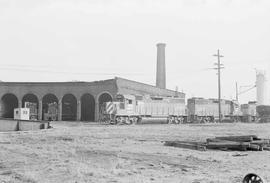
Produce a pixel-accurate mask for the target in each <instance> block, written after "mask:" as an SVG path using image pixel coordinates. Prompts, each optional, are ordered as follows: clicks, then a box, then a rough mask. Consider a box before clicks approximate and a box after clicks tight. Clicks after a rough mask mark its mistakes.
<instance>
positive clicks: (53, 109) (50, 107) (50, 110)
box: [42, 93, 58, 121]
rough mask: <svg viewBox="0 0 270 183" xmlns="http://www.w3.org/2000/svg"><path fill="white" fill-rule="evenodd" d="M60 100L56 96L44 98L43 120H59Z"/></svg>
mask: <svg viewBox="0 0 270 183" xmlns="http://www.w3.org/2000/svg"><path fill="white" fill-rule="evenodd" d="M57 115H58V99H57V97H56V96H55V95H54V94H51V93H50V94H47V95H45V96H44V97H43V98H42V119H43V120H53V121H56V120H57Z"/></svg>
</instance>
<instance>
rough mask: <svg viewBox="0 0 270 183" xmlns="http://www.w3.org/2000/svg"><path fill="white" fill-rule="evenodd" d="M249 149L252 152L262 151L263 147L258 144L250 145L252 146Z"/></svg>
mask: <svg viewBox="0 0 270 183" xmlns="http://www.w3.org/2000/svg"><path fill="white" fill-rule="evenodd" d="M247 149H248V150H252V151H262V150H263V147H261V146H259V145H256V144H250V146H249V147H248V148H247Z"/></svg>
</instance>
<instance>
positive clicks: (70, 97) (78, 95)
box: [0, 77, 185, 121]
mask: <svg viewBox="0 0 270 183" xmlns="http://www.w3.org/2000/svg"><path fill="white" fill-rule="evenodd" d="M117 94H136V95H138V94H139V95H152V96H178V97H180V98H185V94H184V93H182V92H176V91H172V90H168V89H164V88H159V87H156V86H152V85H148V84H144V83H140V82H136V81H131V80H128V79H124V78H119V77H116V78H113V79H108V80H102V81H94V82H0V99H1V102H0V117H1V118H13V111H14V109H15V108H18V107H19V108H20V107H25V105H26V104H28V102H31V103H34V104H36V109H37V119H39V120H44V119H45V118H46V114H47V113H48V107H49V105H52V104H53V105H55V106H56V110H57V117H56V119H55V120H67V121H68V120H72V121H97V120H98V119H99V110H100V105H101V104H102V103H103V102H106V101H112V100H114V99H115V97H116V96H117Z"/></svg>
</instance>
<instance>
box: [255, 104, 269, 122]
mask: <svg viewBox="0 0 270 183" xmlns="http://www.w3.org/2000/svg"><path fill="white" fill-rule="evenodd" d="M256 111H257V115H258V122H261V123H265V122H270V106H269V105H259V106H257V107H256Z"/></svg>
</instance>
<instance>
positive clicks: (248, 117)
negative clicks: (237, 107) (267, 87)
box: [240, 101, 257, 122]
mask: <svg viewBox="0 0 270 183" xmlns="http://www.w3.org/2000/svg"><path fill="white" fill-rule="evenodd" d="M256 106H257V103H256V102H255V101H250V102H248V103H247V104H242V105H241V116H240V121H241V122H255V121H256V120H257V117H256V116H257V111H256Z"/></svg>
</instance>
